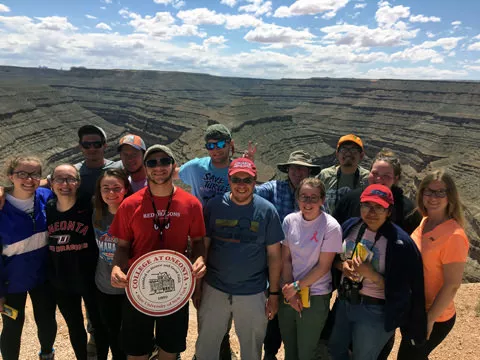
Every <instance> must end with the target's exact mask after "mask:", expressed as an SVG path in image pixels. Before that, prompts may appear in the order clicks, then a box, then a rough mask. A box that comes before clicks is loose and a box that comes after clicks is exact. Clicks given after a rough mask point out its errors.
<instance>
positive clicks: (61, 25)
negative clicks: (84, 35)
mask: <svg viewBox="0 0 480 360" xmlns="http://www.w3.org/2000/svg"><path fill="white" fill-rule="evenodd" d="M35 19H37V20H40V23H39V24H37V27H38V29H44V30H53V31H74V30H77V28H76V27H75V26H73V25H72V24H71V23H69V22H68V19H67V18H66V17H63V16H47V17H36V18H35Z"/></svg>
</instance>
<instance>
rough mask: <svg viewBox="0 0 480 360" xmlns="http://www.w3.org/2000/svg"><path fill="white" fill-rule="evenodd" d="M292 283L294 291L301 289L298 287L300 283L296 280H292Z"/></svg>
mask: <svg viewBox="0 0 480 360" xmlns="http://www.w3.org/2000/svg"><path fill="white" fill-rule="evenodd" d="M292 284H293V288H294V289H295V291H296V292H300V290H301V289H300V285H298V281H294V282H293V283H292Z"/></svg>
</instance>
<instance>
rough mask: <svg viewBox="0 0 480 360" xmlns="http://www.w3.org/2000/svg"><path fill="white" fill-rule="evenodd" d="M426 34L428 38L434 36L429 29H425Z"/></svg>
mask: <svg viewBox="0 0 480 360" xmlns="http://www.w3.org/2000/svg"><path fill="white" fill-rule="evenodd" d="M426 34H427V37H428V38H430V39H431V38H434V37H435V36H436V35H435V34H434V33H432V32H430V31H427V33H426Z"/></svg>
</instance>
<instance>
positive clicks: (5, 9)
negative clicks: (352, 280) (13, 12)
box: [0, 4, 10, 12]
mask: <svg viewBox="0 0 480 360" xmlns="http://www.w3.org/2000/svg"><path fill="white" fill-rule="evenodd" d="M0 12H10V8H9V7H8V6H7V5H3V4H0Z"/></svg>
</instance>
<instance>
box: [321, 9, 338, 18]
mask: <svg viewBox="0 0 480 360" xmlns="http://www.w3.org/2000/svg"><path fill="white" fill-rule="evenodd" d="M336 15H337V13H336V12H335V11H329V12H326V13H325V14H323V15H322V19H326V20H330V19H333V18H334V17H335V16H336Z"/></svg>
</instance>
